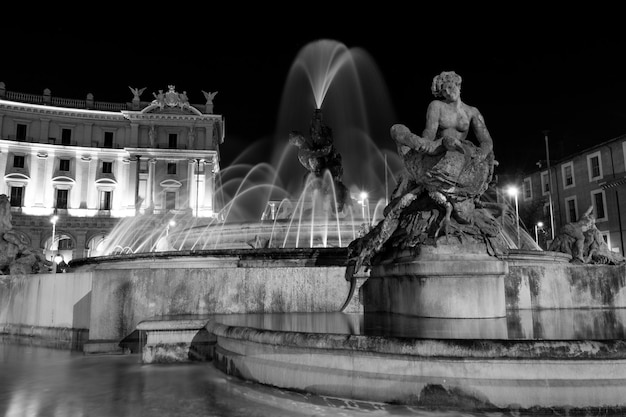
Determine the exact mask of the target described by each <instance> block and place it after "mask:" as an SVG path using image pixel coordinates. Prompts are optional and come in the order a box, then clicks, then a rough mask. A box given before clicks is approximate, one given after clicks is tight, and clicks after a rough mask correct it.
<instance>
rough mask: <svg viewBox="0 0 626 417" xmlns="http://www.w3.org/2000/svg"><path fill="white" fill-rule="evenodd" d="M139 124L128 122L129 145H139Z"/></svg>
mask: <svg viewBox="0 0 626 417" xmlns="http://www.w3.org/2000/svg"><path fill="white" fill-rule="evenodd" d="M138 144H139V125H138V124H137V123H135V122H132V123H131V124H130V146H132V147H137V146H139V145H138Z"/></svg>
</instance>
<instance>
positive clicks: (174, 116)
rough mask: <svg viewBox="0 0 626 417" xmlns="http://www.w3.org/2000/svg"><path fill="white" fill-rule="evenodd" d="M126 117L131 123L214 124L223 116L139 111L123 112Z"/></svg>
mask: <svg viewBox="0 0 626 417" xmlns="http://www.w3.org/2000/svg"><path fill="white" fill-rule="evenodd" d="M122 114H123V115H124V117H125V118H126V119H128V120H130V121H131V122H146V121H149V122H154V121H156V120H163V121H168V122H171V121H185V122H188V121H195V122H197V121H206V122H213V121H219V120H221V118H222V117H221V116H220V115H217V114H182V113H142V112H138V111H129V110H122Z"/></svg>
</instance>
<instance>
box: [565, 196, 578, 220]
mask: <svg viewBox="0 0 626 417" xmlns="http://www.w3.org/2000/svg"><path fill="white" fill-rule="evenodd" d="M565 207H567V222H568V223H573V222H575V221H577V220H578V210H577V208H576V197H570V198H566V199H565Z"/></svg>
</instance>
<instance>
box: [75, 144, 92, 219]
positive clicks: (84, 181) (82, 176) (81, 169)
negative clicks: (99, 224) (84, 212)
mask: <svg viewBox="0 0 626 417" xmlns="http://www.w3.org/2000/svg"><path fill="white" fill-rule="evenodd" d="M91 159H92V158H91V156H89V155H83V156H82V157H81V158H80V159H79V160H77V161H76V183H77V184H78V187H80V196H81V197H82V198H83V200H82V201H81V202H80V208H82V209H87V208H95V207H91V206H92V204H89V203H90V202H91V199H90V198H89V197H90V193H89V191H90V189H91V188H96V185H95V184H94V183H92V179H91V178H90V175H89V167H90V165H91ZM93 180H94V182H95V177H94V178H93ZM90 186H91V187H90Z"/></svg>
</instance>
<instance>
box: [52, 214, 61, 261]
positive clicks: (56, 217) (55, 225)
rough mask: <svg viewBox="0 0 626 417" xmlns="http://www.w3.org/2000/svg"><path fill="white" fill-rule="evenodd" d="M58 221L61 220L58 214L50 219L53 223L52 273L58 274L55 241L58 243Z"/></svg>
mask: <svg viewBox="0 0 626 417" xmlns="http://www.w3.org/2000/svg"><path fill="white" fill-rule="evenodd" d="M57 220H59V216H57V215H56V214H55V215H53V216H52V217H51V218H50V223H52V241H51V242H50V251H51V252H52V257H51V258H52V272H53V273H56V272H57V260H56V257H55V256H54V255H55V250H56V246H55V241H56V233H57Z"/></svg>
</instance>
